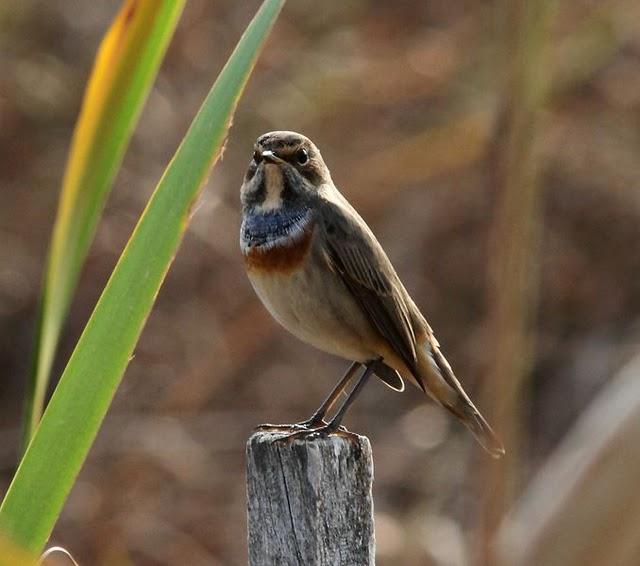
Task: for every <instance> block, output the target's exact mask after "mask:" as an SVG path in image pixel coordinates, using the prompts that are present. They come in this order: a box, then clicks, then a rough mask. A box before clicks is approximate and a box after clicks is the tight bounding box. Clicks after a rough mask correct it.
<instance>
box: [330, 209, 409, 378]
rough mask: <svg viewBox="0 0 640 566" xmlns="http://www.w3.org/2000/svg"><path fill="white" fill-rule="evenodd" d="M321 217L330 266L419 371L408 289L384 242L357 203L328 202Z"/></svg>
mask: <svg viewBox="0 0 640 566" xmlns="http://www.w3.org/2000/svg"><path fill="white" fill-rule="evenodd" d="M321 217H322V222H321V229H323V231H324V235H325V238H326V239H325V241H326V242H327V255H328V260H329V264H330V266H331V267H332V269H333V270H334V271H335V272H336V273H338V274H339V275H340V277H341V278H342V280H343V281H344V282H345V284H346V286H347V288H348V289H349V291H350V292H351V293H352V294H353V296H354V297H355V299H356V301H357V302H358V304H359V305H360V306H361V308H362V310H363V311H364V313H365V314H366V315H367V317H368V318H369V320H370V321H371V323H372V324H373V326H374V327H375V328H376V329H377V330H378V332H379V333H380V334H381V335H382V336H383V337H384V338H385V339H386V340H387V342H388V343H389V344H390V346H391V347H392V348H393V350H394V351H395V352H396V354H398V356H399V357H400V358H402V360H403V361H404V362H405V363H406V364H407V366H408V367H409V368H410V369H411V370H412V371H413V372H414V373H415V372H417V369H416V347H415V341H416V338H415V334H414V330H413V326H412V324H411V316H410V314H409V308H408V305H407V303H406V301H405V299H404V294H405V291H404V289H403V287H402V284H401V283H400V280H399V279H398V276H397V275H396V272H395V270H394V269H393V266H392V265H391V262H390V261H389V258H388V257H387V255H386V254H385V252H384V250H383V249H382V246H381V245H380V244H379V243H378V241H377V240H376V238H375V236H374V235H373V234H372V233H371V231H370V230H369V229H368V228H367V226H366V224H365V223H364V221H363V220H362V219H361V218H360V217H359V216H358V214H357V213H356V212H355V211H354V210H353V209H349V208H346V207H339V206H337V205H336V204H334V203H331V202H326V203H324V205H323V207H322V214H321Z"/></svg>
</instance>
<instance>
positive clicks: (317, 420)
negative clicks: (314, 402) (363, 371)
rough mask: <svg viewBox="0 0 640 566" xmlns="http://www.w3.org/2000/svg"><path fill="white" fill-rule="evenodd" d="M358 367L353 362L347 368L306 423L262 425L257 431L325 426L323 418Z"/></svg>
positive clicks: (307, 428) (358, 364) (358, 365)
mask: <svg viewBox="0 0 640 566" xmlns="http://www.w3.org/2000/svg"><path fill="white" fill-rule="evenodd" d="M359 367H360V363H359V362H353V363H352V364H351V365H350V366H349V369H348V370H347V372H346V373H345V374H344V376H343V377H342V379H341V380H340V381H339V382H338V384H337V385H336V386H335V387H334V388H333V390H332V391H331V393H329V395H327V398H326V399H325V400H324V401H323V402H322V405H320V407H319V408H318V410H317V411H316V412H315V413H313V415H311V417H309V418H308V419H307V420H306V421H302V422H301V423H295V424H280V425H276V424H262V425H259V426H258V430H311V429H315V428H318V427H321V426H324V425H326V424H327V423H326V422H325V420H324V418H325V416H326V415H327V413H328V412H329V411H330V410H331V408H332V407H333V406H334V405H335V404H336V401H337V400H338V399H339V398H340V395H342V393H343V392H344V390H345V389H346V387H347V385H348V384H349V381H351V379H352V378H353V376H354V375H355V373H356V371H357V370H358V368H359Z"/></svg>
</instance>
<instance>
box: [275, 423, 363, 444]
mask: <svg viewBox="0 0 640 566" xmlns="http://www.w3.org/2000/svg"><path fill="white" fill-rule="evenodd" d="M330 434H339V435H341V436H346V437H353V436H356V435H355V433H353V432H349V431H348V430H347V428H346V427H344V426H342V425H338V424H337V423H332V422H330V423H324V424H322V425H320V426H316V427H315V428H303V429H298V430H293V431H291V432H289V433H288V434H284V435H282V436H279V437H278V438H274V440H273V442H274V443H275V442H278V443H279V442H290V441H292V440H317V439H319V438H326V437H327V436H329V435H330Z"/></svg>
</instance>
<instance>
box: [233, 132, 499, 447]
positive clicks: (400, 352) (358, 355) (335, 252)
mask: <svg viewBox="0 0 640 566" xmlns="http://www.w3.org/2000/svg"><path fill="white" fill-rule="evenodd" d="M240 200H241V205H242V220H241V226H240V249H241V252H242V256H243V259H244V264H245V268H246V271H247V275H248V278H249V281H250V282H251V285H252V287H253V289H254V291H255V292H256V294H257V296H258V297H259V299H260V300H261V302H262V303H263V304H264V306H265V307H266V309H267V310H268V311H269V313H270V314H271V315H272V316H273V318H274V319H275V320H276V321H277V322H278V323H280V324H281V325H282V326H283V327H284V328H285V329H286V330H288V331H289V332H290V333H291V334H293V335H294V336H296V337H297V338H299V339H301V340H302V341H304V342H306V343H308V344H310V345H311V346H314V347H315V348H317V349H319V350H322V351H324V352H327V353H329V354H333V355H336V356H339V357H342V358H345V359H347V360H350V361H351V362H352V363H351V365H350V367H349V369H348V370H347V372H346V374H345V375H344V377H343V378H342V379H341V380H340V382H339V383H338V384H337V385H336V387H335V388H334V389H333V391H331V393H330V394H329V395H328V397H327V398H326V399H325V401H324V402H323V403H322V405H321V406H320V407H319V408H318V410H317V411H316V412H315V413H314V414H313V415H312V417H311V418H309V419H308V420H307V421H304V422H302V423H298V424H296V425H281V426H282V427H284V428H290V429H293V430H292V431H291V434H290V436H291V437H299V436H316V437H317V436H319V435H327V434H331V433H338V432H339V431H345V430H346V429H344V427H342V426H341V422H342V419H343V417H344V415H345V413H346V411H347V409H348V408H349V406H350V405H351V403H352V402H353V400H354V399H355V397H356V396H357V395H358V394H359V392H360V391H361V390H362V388H363V386H364V384H365V383H366V382H367V380H368V378H369V377H370V376H371V375H376V376H378V377H379V378H380V379H381V380H382V381H383V382H384V383H385V384H387V385H388V386H389V387H391V388H392V389H394V390H396V391H403V390H404V382H405V381H407V382H410V383H412V384H413V385H415V386H416V387H417V388H418V389H420V390H422V391H423V392H424V393H426V394H427V395H428V396H429V397H431V399H432V400H433V401H435V402H436V403H437V404H438V405H440V406H442V407H443V408H444V409H446V410H447V411H449V412H450V413H452V414H453V415H454V416H455V417H457V418H458V419H459V420H460V421H461V422H462V423H463V424H464V425H465V426H466V427H467V428H468V429H469V430H470V431H471V433H472V434H473V436H474V437H475V438H476V439H477V441H478V442H479V443H480V445H481V446H482V447H483V448H484V449H485V450H486V451H487V452H488V453H489V454H490V455H491V456H493V457H496V458H499V457H501V456H502V455H503V454H504V453H505V450H504V447H503V445H502V443H501V441H500V440H499V438H498V437H497V436H496V434H495V433H494V431H493V430H492V428H491V427H490V426H489V424H488V423H487V421H486V420H485V419H484V417H483V416H482V415H481V414H480V411H479V410H478V409H477V408H476V406H475V405H474V404H473V402H472V401H471V399H470V398H469V396H468V395H467V393H466V392H465V390H464V389H463V387H462V385H461V384H460V382H459V381H458V379H457V377H456V376H455V374H454V373H453V370H452V369H451V366H450V365H449V363H448V362H447V360H446V358H445V357H444V355H443V353H442V351H441V348H440V344H439V343H438V340H437V339H436V337H435V335H434V332H433V330H432V328H431V326H430V325H429V323H428V322H427V320H426V318H425V317H424V316H423V314H422V313H421V311H420V309H419V308H418V307H417V305H416V303H415V302H414V301H413V299H412V298H411V296H410V295H409V293H408V292H407V290H406V289H405V287H404V285H403V284H402V282H401V280H400V277H399V276H398V274H397V272H396V270H395V269H394V267H393V265H392V264H391V261H390V260H389V258H388V256H387V254H386V253H385V251H384V249H383V248H382V245H381V244H380V243H379V242H378V240H377V239H376V237H375V236H374V234H373V232H372V231H371V229H370V228H369V226H368V225H367V224H366V222H365V221H364V220H363V219H362V217H361V216H360V215H359V214H358V212H357V211H356V210H355V208H354V207H353V206H352V205H351V204H350V203H349V202H348V201H347V199H346V198H345V197H344V196H343V194H342V193H341V192H340V191H339V190H338V189H337V187H336V186H335V184H334V182H333V180H332V178H331V173H330V171H329V169H328V167H327V165H326V164H325V162H324V160H323V158H322V156H321V154H320V151H319V150H318V148H317V147H316V145H315V144H314V143H313V142H312V141H311V140H310V139H309V138H307V137H305V136H304V135H302V134H299V133H296V132H292V131H274V132H268V133H265V134H263V135H261V136H260V137H258V139H257V141H256V142H255V145H254V148H253V155H252V157H251V161H250V163H249V167H248V169H247V172H246V175H245V177H244V180H243V182H242V186H241V189H240ZM361 368H364V370H363V372H362V374H361V375H360V377H359V378H358V379H357V381H356V382H355V385H354V386H352V389H351V391H350V392H349V393H348V395H347V398H346V400H345V401H344V402H343V404H342V406H341V407H340V408H339V409H338V411H337V412H336V413H335V416H334V417H333V418H332V419H331V420H330V421H329V422H327V421H326V420H325V419H326V416H327V414H328V413H329V411H330V410H331V409H332V408H333V407H334V405H335V404H336V402H337V401H338V399H339V398H340V397H341V396H342V395H343V394H344V393H345V392H346V390H347V387H348V385H349V383H351V382H352V381H353V380H354V378H355V375H356V374H357V372H358V370H359V369H361ZM273 426H276V425H265V427H267V428H268V427H273Z"/></svg>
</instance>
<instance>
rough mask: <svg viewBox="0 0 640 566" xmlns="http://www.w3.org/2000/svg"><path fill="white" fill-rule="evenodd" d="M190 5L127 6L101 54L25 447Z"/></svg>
mask: <svg viewBox="0 0 640 566" xmlns="http://www.w3.org/2000/svg"><path fill="white" fill-rule="evenodd" d="M184 3H185V0H161V1H159V0H127V1H126V2H123V5H122V8H121V9H120V12H119V13H118V15H117V16H116V18H115V19H114V21H113V23H112V24H111V27H110V28H109V30H108V32H107V34H106V35H105V37H104V39H103V40H102V44H101V45H100V49H99V51H98V54H97V56H96V60H95V63H94V67H93V71H92V73H91V77H90V79H89V83H88V85H87V90H86V92H85V96H84V100H83V103H82V110H81V111H80V116H79V117H78V121H77V123H76V128H75V132H74V134H73V141H72V143H71V148H70V150H69V157H68V161H67V166H66V170H65V174H64V180H63V182H62V191H61V193H60V203H59V206H58V213H57V217H56V220H55V224H54V227H53V235H52V238H51V247H50V249H49V255H48V258H47V266H46V270H45V276H44V283H43V289H42V296H41V298H40V305H39V313H38V323H37V324H38V326H37V329H36V340H35V348H34V353H33V359H32V366H31V372H30V375H29V381H28V384H27V396H26V403H25V415H24V426H23V429H24V442H23V444H24V445H25V447H26V445H27V444H28V442H29V440H30V439H31V437H32V436H33V432H34V431H35V428H36V426H37V425H38V421H39V420H40V416H41V414H42V408H43V405H44V398H45V394H46V391H47V385H48V383H49V375H50V373H51V366H52V364H53V360H54V356H55V352H56V348H57V345H58V339H59V336H60V330H61V327H62V325H63V323H64V320H65V318H66V316H67V312H68V309H69V304H70V302H71V297H72V296H73V293H74V291H75V288H76V285H77V282H78V277H79V274H80V270H81V268H82V265H83V263H84V260H85V258H86V255H87V252H88V250H89V246H90V245H91V241H92V240H93V235H94V233H95V228H96V224H97V223H98V219H99V217H100V213H101V211H102V208H103V206H104V202H105V200H106V198H107V195H108V193H109V188H110V187H111V185H112V182H113V178H114V176H115V174H116V172H117V171H118V168H119V166H120V162H121V161H122V157H123V155H124V152H125V149H126V148H127V145H128V143H129V140H130V138H131V133H132V132H133V128H134V126H135V124H136V122H137V120H138V116H139V115H140V111H141V109H142V106H143V104H144V101H145V100H146V98H147V95H148V93H149V90H150V88H151V85H152V84H153V81H154V79H155V77H156V75H157V73H158V68H159V67H160V63H161V61H162V59H163V57H164V53H165V51H166V48H167V45H168V44H169V40H170V39H171V36H172V35H173V32H174V30H175V27H176V24H177V23H178V20H179V18H180V14H181V13H182V8H183V7H184Z"/></svg>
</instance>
